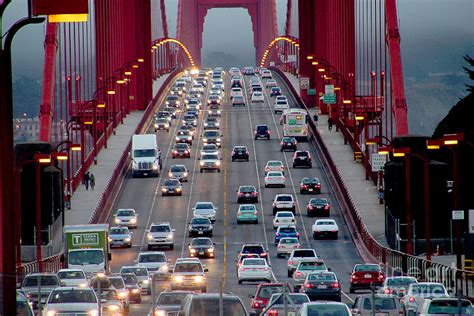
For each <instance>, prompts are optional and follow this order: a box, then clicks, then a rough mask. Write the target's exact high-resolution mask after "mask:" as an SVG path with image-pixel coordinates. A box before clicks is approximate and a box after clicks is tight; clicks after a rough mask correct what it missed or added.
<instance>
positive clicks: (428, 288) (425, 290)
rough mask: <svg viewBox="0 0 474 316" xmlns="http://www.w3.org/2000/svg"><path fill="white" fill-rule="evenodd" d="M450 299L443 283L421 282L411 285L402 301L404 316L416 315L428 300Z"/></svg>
mask: <svg viewBox="0 0 474 316" xmlns="http://www.w3.org/2000/svg"><path fill="white" fill-rule="evenodd" d="M442 297H449V294H448V291H447V290H446V288H445V287H444V285H443V284H442V283H435V282H420V283H413V284H410V286H409V287H408V291H407V293H406V294H405V296H403V297H402V298H401V300H400V305H401V306H402V310H403V311H404V315H415V313H416V310H417V309H418V307H419V306H420V305H422V304H423V303H424V301H425V299H427V298H442Z"/></svg>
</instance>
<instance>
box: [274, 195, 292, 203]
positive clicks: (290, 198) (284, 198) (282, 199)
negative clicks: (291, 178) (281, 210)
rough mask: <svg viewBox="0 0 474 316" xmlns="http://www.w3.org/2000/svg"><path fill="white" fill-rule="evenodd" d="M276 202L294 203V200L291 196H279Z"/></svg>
mask: <svg viewBox="0 0 474 316" xmlns="http://www.w3.org/2000/svg"><path fill="white" fill-rule="evenodd" d="M276 200H277V201H283V202H286V201H293V198H292V197H291V196H289V195H280V196H277V199H276Z"/></svg>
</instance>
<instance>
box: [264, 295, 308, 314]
mask: <svg viewBox="0 0 474 316" xmlns="http://www.w3.org/2000/svg"><path fill="white" fill-rule="evenodd" d="M288 298H289V299H291V301H292V303H290V300H289V299H288ZM285 300H286V303H285ZM308 302H309V297H308V296H307V295H306V294H304V293H286V297H285V296H283V295H282V294H281V293H274V294H272V296H271V297H270V301H269V302H268V307H267V308H266V309H265V310H264V311H263V313H262V315H263V316H273V315H280V314H281V315H297V314H298V312H299V310H300V309H301V307H302V306H303V304H304V303H308ZM285 309H286V314H285ZM298 315H299V314H298Z"/></svg>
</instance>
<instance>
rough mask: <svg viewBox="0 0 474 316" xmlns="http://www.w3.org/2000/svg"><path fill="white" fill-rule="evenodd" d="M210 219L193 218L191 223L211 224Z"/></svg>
mask: <svg viewBox="0 0 474 316" xmlns="http://www.w3.org/2000/svg"><path fill="white" fill-rule="evenodd" d="M209 223H210V221H209V219H208V218H193V219H192V221H191V224H194V225H204V224H209Z"/></svg>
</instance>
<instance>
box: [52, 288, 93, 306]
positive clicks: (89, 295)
mask: <svg viewBox="0 0 474 316" xmlns="http://www.w3.org/2000/svg"><path fill="white" fill-rule="evenodd" d="M48 303H52V304H64V303H97V298H96V296H95V295H94V291H93V290H91V289H83V290H76V289H73V290H54V291H53V292H52V293H51V295H50V296H49V300H48Z"/></svg>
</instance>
